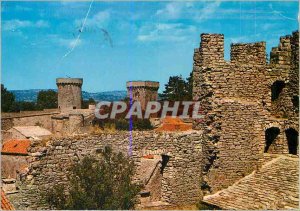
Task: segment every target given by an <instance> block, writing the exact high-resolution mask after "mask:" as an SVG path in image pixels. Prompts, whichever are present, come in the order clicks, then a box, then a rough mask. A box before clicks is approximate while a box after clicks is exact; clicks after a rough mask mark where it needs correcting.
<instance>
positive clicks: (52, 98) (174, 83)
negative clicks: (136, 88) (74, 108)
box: [1, 73, 193, 112]
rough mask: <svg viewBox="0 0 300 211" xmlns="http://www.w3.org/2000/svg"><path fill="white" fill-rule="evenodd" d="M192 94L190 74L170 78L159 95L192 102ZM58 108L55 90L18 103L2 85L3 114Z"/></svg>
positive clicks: (93, 101)
mask: <svg viewBox="0 0 300 211" xmlns="http://www.w3.org/2000/svg"><path fill="white" fill-rule="evenodd" d="M192 94H193V75H192V73H190V76H189V77H188V78H186V79H184V78H183V77H182V76H181V75H179V76H170V78H169V81H168V82H167V83H166V84H165V90H164V91H163V93H161V94H159V98H160V99H161V100H168V101H184V100H186V101H191V100H192ZM95 103H96V102H95V100H94V99H93V98H90V99H88V100H83V101H82V108H88V105H89V104H95ZM57 107H58V106H57V92H56V91H54V90H42V91H40V92H39V93H38V96H37V101H36V102H28V101H16V97H15V95H14V94H13V93H12V92H10V91H8V90H7V89H6V88H5V87H4V85H3V84H1V111H2V112H20V111H38V110H44V109H53V108H57Z"/></svg>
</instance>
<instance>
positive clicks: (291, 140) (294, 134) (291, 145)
mask: <svg viewBox="0 0 300 211" xmlns="http://www.w3.org/2000/svg"><path fill="white" fill-rule="evenodd" d="M285 135H286V138H287V142H288V149H289V154H293V155H297V151H298V144H299V138H298V136H299V134H298V131H296V130H295V129H293V128H289V129H287V130H285Z"/></svg>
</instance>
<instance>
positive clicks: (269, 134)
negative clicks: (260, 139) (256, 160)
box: [264, 127, 280, 153]
mask: <svg viewBox="0 0 300 211" xmlns="http://www.w3.org/2000/svg"><path fill="white" fill-rule="evenodd" d="M279 133H280V130H279V128H278V127H271V128H268V129H267V130H266V131H265V141H266V142H265V151H264V152H265V153H266V152H269V149H270V147H271V145H273V144H274V143H275V139H276V138H277V136H278V135H279Z"/></svg>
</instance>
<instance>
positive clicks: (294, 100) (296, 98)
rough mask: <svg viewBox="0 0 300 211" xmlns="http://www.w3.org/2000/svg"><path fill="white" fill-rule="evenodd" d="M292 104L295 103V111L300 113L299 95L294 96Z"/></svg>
mask: <svg viewBox="0 0 300 211" xmlns="http://www.w3.org/2000/svg"><path fill="white" fill-rule="evenodd" d="M292 103H293V106H294V109H295V111H296V112H297V113H298V112H299V96H298V95H297V96H293V98H292Z"/></svg>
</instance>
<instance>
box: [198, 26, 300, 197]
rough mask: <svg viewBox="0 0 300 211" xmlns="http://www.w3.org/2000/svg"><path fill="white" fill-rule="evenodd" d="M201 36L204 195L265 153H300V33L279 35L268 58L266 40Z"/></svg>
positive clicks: (248, 168) (252, 167)
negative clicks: (227, 48)
mask: <svg viewBox="0 0 300 211" xmlns="http://www.w3.org/2000/svg"><path fill="white" fill-rule="evenodd" d="M230 57H231V58H230V61H225V60H224V35H222V34H201V43H200V48H198V49H195V53H194V69H193V77H194V84H193V97H194V100H195V101H200V105H201V108H202V112H203V114H204V116H205V118H204V121H197V120H196V121H194V129H200V130H202V131H203V133H204V135H205V136H206V137H207V139H204V140H207V141H205V142H204V145H203V154H204V160H203V165H204V168H203V184H202V189H203V191H204V193H214V192H216V191H218V190H221V189H223V188H226V187H228V186H229V185H232V184H233V183H234V182H235V181H237V180H238V179H240V178H242V177H244V176H245V175H248V174H249V173H251V172H252V171H253V170H256V169H258V168H260V167H261V164H262V159H263V153H264V152H268V153H290V154H298V151H299V150H298V127H299V122H298V112H299V110H298V107H299V94H298V90H299V77H298V75H299V32H298V31H297V32H294V33H293V34H292V35H287V36H284V37H281V38H280V43H279V45H278V47H275V48H273V49H272V52H271V56H270V62H267V55H266V43H265V42H258V43H250V44H232V45H231V52H230Z"/></svg>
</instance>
